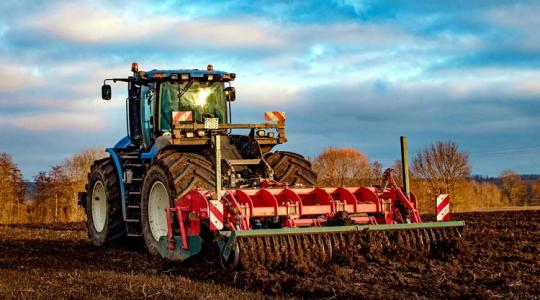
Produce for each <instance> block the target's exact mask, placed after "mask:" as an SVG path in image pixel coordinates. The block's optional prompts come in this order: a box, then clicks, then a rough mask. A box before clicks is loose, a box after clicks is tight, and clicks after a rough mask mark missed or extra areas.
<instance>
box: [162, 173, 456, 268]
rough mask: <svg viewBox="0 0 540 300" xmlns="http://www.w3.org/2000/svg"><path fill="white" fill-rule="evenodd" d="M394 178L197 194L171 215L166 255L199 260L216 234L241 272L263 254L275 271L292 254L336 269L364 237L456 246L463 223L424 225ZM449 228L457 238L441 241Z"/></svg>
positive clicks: (230, 264) (228, 262)
mask: <svg viewBox="0 0 540 300" xmlns="http://www.w3.org/2000/svg"><path fill="white" fill-rule="evenodd" d="M391 172H392V171H391V170H390V169H389V170H387V172H386V173H385V181H384V186H383V187H356V188H350V187H338V188H287V187H278V188H260V189H236V190H226V191H224V192H223V196H222V197H221V199H220V200H211V199H212V197H211V196H212V194H214V195H215V193H212V192H210V191H199V190H192V191H191V192H189V193H187V194H186V195H184V196H183V197H182V198H180V199H178V200H177V201H176V202H175V207H174V208H170V209H167V216H168V224H169V232H168V236H167V237H166V238H162V241H161V247H160V253H161V255H162V256H164V257H167V258H169V259H173V260H183V259H185V258H187V257H189V256H191V255H194V254H196V253H197V252H198V251H200V249H201V246H200V243H201V238H200V235H201V232H202V231H204V230H210V231H214V232H216V233H217V242H218V244H219V246H220V249H221V258H222V262H223V265H224V267H227V268H234V267H236V266H237V265H238V263H239V262H240V252H242V251H249V252H248V253H249V254H248V255H249V256H250V260H253V257H252V255H255V253H258V252H260V249H263V251H264V253H265V256H266V257H267V259H266V260H265V261H270V262H272V263H271V264H268V263H264V262H262V261H261V262H262V263H263V264H265V265H267V266H270V265H271V266H276V265H280V264H282V263H283V262H284V261H283V260H282V259H280V257H281V258H287V259H289V260H290V257H291V255H289V254H291V252H296V253H297V254H296V255H294V256H297V255H298V253H299V252H301V253H303V254H305V253H306V252H312V253H318V254H317V256H318V257H319V259H320V258H321V257H324V259H323V261H330V260H331V259H332V256H333V255H332V252H335V251H336V250H338V249H341V250H342V251H344V249H343V248H344V247H346V246H347V243H348V241H347V240H348V237H347V234H352V233H354V232H359V231H364V230H368V231H381V230H384V231H395V230H399V231H401V232H408V231H411V230H414V231H415V233H414V234H412V238H413V239H418V240H419V242H420V244H422V245H420V246H421V247H430V245H428V244H435V243H438V242H440V240H441V239H443V238H444V239H447V238H449V233H448V232H450V233H455V234H457V235H459V234H460V230H459V228H461V227H462V226H463V225H464V224H463V222H445V223H421V219H420V216H419V214H418V212H417V210H416V206H417V201H416V197H415V196H414V195H413V194H412V193H411V194H410V198H408V197H407V196H406V195H405V193H404V192H403V191H402V190H401V188H400V187H398V186H397V185H396V184H395V183H394V181H393V179H392V176H391ZM399 223H401V224H399ZM173 224H178V228H177V230H175V229H174V228H173V226H172V225H173ZM390 224H392V225H390ZM448 227H450V228H454V229H456V230H450V231H448V230H446V233H445V234H444V235H443V234H438V231H439V230H440V229H447V228H448ZM430 231H431V232H430ZM175 234H176V235H175ZM351 241H352V240H351ZM349 242H350V241H349ZM395 242H398V241H397V239H396V241H395ZM349 246H352V247H353V248H354V247H360V243H358V242H356V243H354V244H352V245H349ZM253 248H258V249H259V250H257V249H253ZM299 248H304V249H303V250H299ZM241 249H242V250H241ZM268 257H272V259H268ZM287 259H286V260H287ZM311 259H313V258H310V260H311ZM276 260H277V261H276Z"/></svg>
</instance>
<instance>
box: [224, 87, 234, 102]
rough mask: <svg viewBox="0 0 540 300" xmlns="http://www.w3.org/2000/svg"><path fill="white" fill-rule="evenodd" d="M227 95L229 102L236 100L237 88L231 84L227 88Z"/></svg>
mask: <svg viewBox="0 0 540 300" xmlns="http://www.w3.org/2000/svg"><path fill="white" fill-rule="evenodd" d="M225 97H227V101H229V102H233V101H234V100H236V90H235V89H234V87H232V86H229V87H226V88H225Z"/></svg>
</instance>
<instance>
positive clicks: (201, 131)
mask: <svg viewBox="0 0 540 300" xmlns="http://www.w3.org/2000/svg"><path fill="white" fill-rule="evenodd" d="M204 135H205V132H204V130H199V131H197V136H198V137H204Z"/></svg>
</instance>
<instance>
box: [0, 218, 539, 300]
mask: <svg viewBox="0 0 540 300" xmlns="http://www.w3.org/2000/svg"><path fill="white" fill-rule="evenodd" d="M454 219H460V220H465V221H466V222H467V228H466V230H465V232H464V239H463V241H462V243H461V244H460V245H459V247H458V248H457V249H455V251H454V252H452V253H445V254H444V255H437V256H433V255H431V256H424V255H406V256H405V255H391V256H385V255H380V256H366V257H358V258H357V259H355V260H354V261H355V264H354V265H351V264H349V262H347V261H341V262H335V263H332V264H329V265H326V266H323V267H320V268H314V269H310V270H309V271H306V270H282V271H268V270H265V269H257V268H256V269H250V270H244V271H241V272H233V273H227V272H224V271H221V269H220V265H219V262H217V261H216V260H215V259H212V258H205V257H200V258H197V259H191V260H189V261H187V262H184V263H180V264H167V263H162V262H159V261H156V260H155V259H152V258H150V257H149V256H147V255H146V254H145V252H144V249H143V247H142V246H141V244H140V242H137V241H132V242H129V243H123V244H121V245H116V246H113V247H108V248H101V249H96V248H94V247H93V246H92V245H91V244H90V242H89V241H88V240H87V238H86V232H85V228H84V226H83V225H82V224H68V225H56V226H44V227H41V226H3V227H0V297H1V298H5V297H17V298H20V297H23V298H35V297H42V298H58V297H61V298H128V297H129V298H154V297H155V298H173V297H174V298H232V297H234V298H240V299H242V298H245V299H253V298H265V297H272V298H275V297H287V298H290V297H298V298H377V299H380V298H407V299H409V298H502V297H510V298H533V299H534V298H539V297H540V259H539V256H540V211H538V210H536V211H513V212H490V213H465V214H456V215H454Z"/></svg>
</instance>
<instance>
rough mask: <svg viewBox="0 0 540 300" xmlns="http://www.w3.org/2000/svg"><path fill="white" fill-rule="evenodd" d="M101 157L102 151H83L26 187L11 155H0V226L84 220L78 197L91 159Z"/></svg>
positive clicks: (38, 175)
mask: <svg viewBox="0 0 540 300" xmlns="http://www.w3.org/2000/svg"><path fill="white" fill-rule="evenodd" d="M104 156H105V152H104V151H102V150H98V149H84V150H83V151H81V152H79V153H77V154H75V155H73V156H72V157H70V158H68V159H65V160H64V161H63V162H62V163H61V164H57V165H53V166H52V167H51V168H50V170H49V171H41V172H39V173H38V174H37V175H36V176H34V182H33V183H32V184H30V185H29V184H28V183H26V182H25V181H24V179H23V177H22V175H21V172H20V170H19V168H18V167H17V165H16V164H15V163H14V162H13V159H12V158H11V156H10V155H9V154H7V153H0V224H14V223H65V222H79V221H82V220H84V218H85V214H84V211H83V209H82V208H80V207H79V206H78V205H77V194H78V192H80V191H83V190H84V188H85V185H86V182H87V173H88V170H89V169H90V166H91V165H92V163H93V162H94V160H96V159H99V158H102V157H104Z"/></svg>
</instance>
